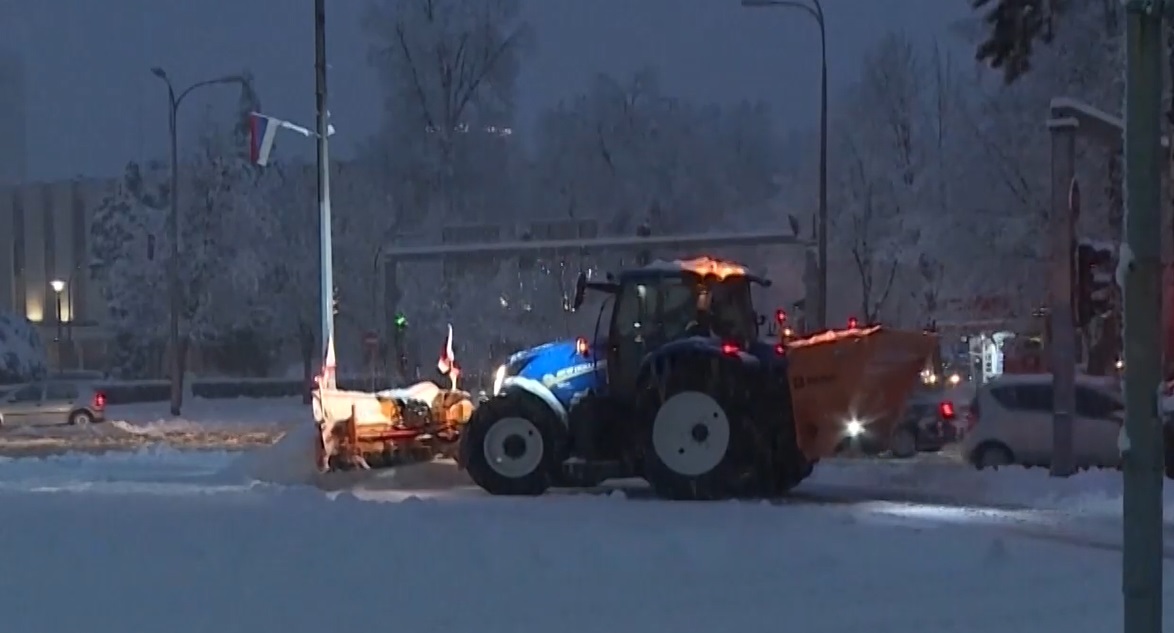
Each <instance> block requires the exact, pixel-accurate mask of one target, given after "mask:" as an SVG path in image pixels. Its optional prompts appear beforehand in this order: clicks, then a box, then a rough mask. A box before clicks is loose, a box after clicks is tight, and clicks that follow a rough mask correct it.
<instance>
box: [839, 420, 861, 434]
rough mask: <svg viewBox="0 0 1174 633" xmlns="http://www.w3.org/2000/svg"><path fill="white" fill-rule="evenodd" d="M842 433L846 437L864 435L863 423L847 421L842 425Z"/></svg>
mask: <svg viewBox="0 0 1174 633" xmlns="http://www.w3.org/2000/svg"><path fill="white" fill-rule="evenodd" d="M844 433H845V434H846V435H847V436H848V437H860V436H861V435H864V423H863V422H861V421H860V420H848V423H847V424H845V425H844Z"/></svg>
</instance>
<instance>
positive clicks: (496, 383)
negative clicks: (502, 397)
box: [493, 365, 506, 396]
mask: <svg viewBox="0 0 1174 633" xmlns="http://www.w3.org/2000/svg"><path fill="white" fill-rule="evenodd" d="M505 371H506V366H505V365H502V366H501V367H498V368H497V371H495V372H493V395H495V396H496V395H498V394H500V393H501V387H502V385H503V384H504V383H505Z"/></svg>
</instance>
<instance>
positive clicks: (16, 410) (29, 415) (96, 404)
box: [0, 379, 106, 426]
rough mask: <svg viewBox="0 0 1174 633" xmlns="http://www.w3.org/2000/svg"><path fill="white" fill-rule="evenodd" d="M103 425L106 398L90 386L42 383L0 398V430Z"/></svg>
mask: <svg viewBox="0 0 1174 633" xmlns="http://www.w3.org/2000/svg"><path fill="white" fill-rule="evenodd" d="M105 421H106V394H105V393H103V392H102V391H101V390H100V389H97V388H96V387H94V386H93V384H92V383H88V382H84V381H74V380H60V379H52V380H43V381H39V382H33V383H28V384H26V385H21V386H19V387H17V388H15V389H12V390H10V391H9V392H8V393H7V394H5V395H4V396H3V397H0V426H26V425H46V424H74V425H82V424H91V423H95V422H105Z"/></svg>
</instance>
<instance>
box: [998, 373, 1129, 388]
mask: <svg viewBox="0 0 1174 633" xmlns="http://www.w3.org/2000/svg"><path fill="white" fill-rule="evenodd" d="M1116 380H1117V379H1116V378H1115V377H1112V376H1089V375H1088V374H1076V384H1077V385H1080V386H1083V387H1094V388H1099V389H1109V388H1111V387H1112V383H1113V382H1115V381H1116ZM987 384H988V385H990V386H992V387H993V386H998V385H1012V386H1013V385H1044V384H1046V385H1050V384H1052V374H1050V373H1046V374H1042V373H1041V374H1000V375H998V376H996V377H994V378H992V379H990V380H989V381H988V382H987Z"/></svg>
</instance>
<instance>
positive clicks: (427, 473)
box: [227, 422, 472, 491]
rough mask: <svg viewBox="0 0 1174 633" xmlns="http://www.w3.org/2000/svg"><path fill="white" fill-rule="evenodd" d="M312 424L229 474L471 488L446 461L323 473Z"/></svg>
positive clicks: (359, 485) (293, 481)
mask: <svg viewBox="0 0 1174 633" xmlns="http://www.w3.org/2000/svg"><path fill="white" fill-rule="evenodd" d="M317 432H318V429H317V427H316V426H315V425H314V424H312V423H308V422H307V423H305V424H300V425H298V426H296V427H294V428H292V429H290V430H289V431H288V432H287V433H286V434H285V435H283V436H282V437H281V439H279V440H278V441H277V442H276V443H275V444H273V445H272V446H266V447H264V448H259V449H257V450H254V451H249V452H248V453H245V454H243V455H241V456H240V457H239V458H238V459H237V460H236V462H234V463H233V464H232V465H231V466H230V467H229V468H228V470H227V474H230V475H232V476H234V477H241V478H245V479H249V480H252V481H257V482H261V483H268V484H279V485H284V486H306V485H308V486H315V487H317V488H322V489H324V490H354V491H360V490H368V491H381V490H388V491H435V490H451V489H454V488H463V487H471V486H472V482H470V481H469V478H468V476H466V475H465V473H464V472H462V471H460V470H459V469H458V468H457V466H456V464H455V463H453V462H451V461H448V460H437V461H431V462H420V463H415V464H407V465H404V466H399V467H396V468H386V469H381V470H357V471H350V472H338V473H327V474H323V473H319V472H318V468H317V462H316V461H315V459H316V458H315V455H314V446H315V442H316V440H317Z"/></svg>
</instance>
